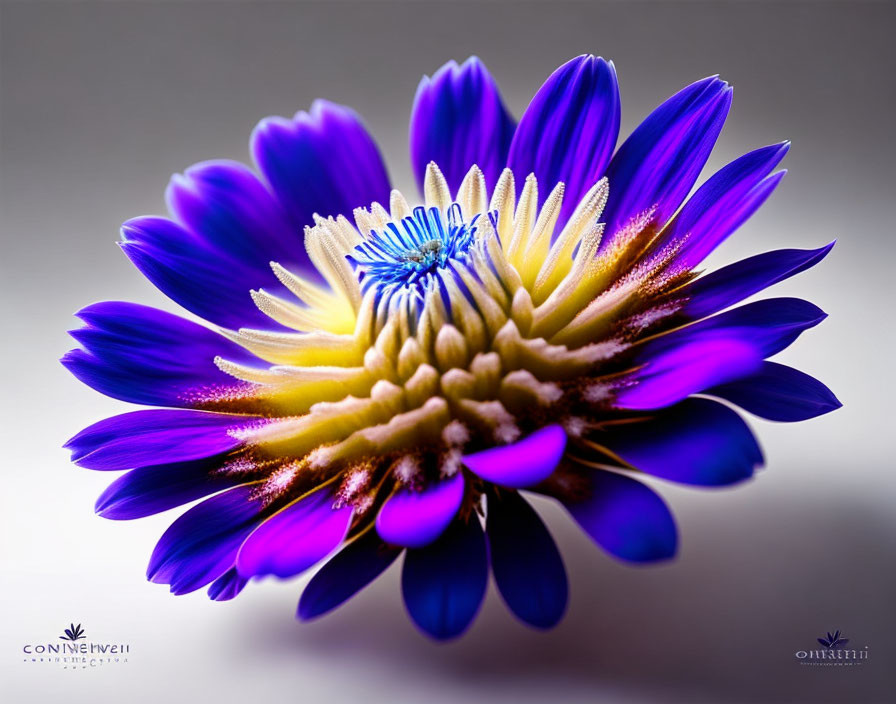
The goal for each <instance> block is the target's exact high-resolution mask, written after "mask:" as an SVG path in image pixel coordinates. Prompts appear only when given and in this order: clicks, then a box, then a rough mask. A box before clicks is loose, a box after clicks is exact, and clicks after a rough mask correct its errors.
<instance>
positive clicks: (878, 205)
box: [0, 2, 896, 704]
mask: <svg viewBox="0 0 896 704" xmlns="http://www.w3.org/2000/svg"><path fill="white" fill-rule="evenodd" d="M0 20H2V37H0V39H2V44H0V47H2V48H0V52H2V53H0V66H2V68H0V70H2V94H0V101H2V105H0V108H2V112H0V129H2V131H0V147H2V158H0V165H2V226H3V255H2V269H3V271H2V287H3V288H2V296H0V305H2V325H3V340H2V344H0V355H2V363H0V369H2V373H3V382H2V389H3V403H2V413H3V420H2V423H0V430H2V433H3V439H2V468H0V471H2V473H3V475H2V476H3V483H2V489H0V502H2V512H0V521H2V524H0V534H2V550H3V559H2V565H3V566H2V570H3V576H2V585H0V589H2V591H0V594H2V596H0V601H2V604H3V612H4V613H3V615H2V620H0V624H2V625H0V641H2V647H0V674H2V691H3V692H4V695H5V697H4V698H5V700H6V701H7V702H16V703H18V702H30V701H35V702H43V701H47V702H50V701H65V702H106V701H128V702H135V703H139V702H150V701H164V702H182V701H214V702H242V701H246V700H248V701H251V702H253V703H254V702H271V701H277V700H280V699H283V700H285V701H290V702H328V703H329V702H333V703H335V702H365V703H369V704H373V703H374V702H393V703H397V702H413V703H418V702H427V704H428V703H430V702H432V703H441V702H459V701H466V702H485V701H488V702H495V703H498V702H514V703H517V702H548V701H552V702H553V701H557V702H598V701H600V702H648V701H657V702H679V701H680V702H716V703H719V702H824V701H831V702H883V701H885V700H887V699H888V698H889V697H892V696H893V695H894V692H896V675H894V669H893V667H892V664H893V660H894V656H896V647H894V640H896V628H894V626H896V606H894V595H896V578H894V569H893V568H894V556H896V532H894V528H896V511H894V500H896V481H894V466H893V462H892V458H891V454H892V449H891V448H892V446H893V439H894V435H896V431H894V429H893V413H892V404H891V398H890V396H891V394H892V392H893V380H894V374H893V357H892V350H893V342H894V339H893V338H894V334H893V332H894V331H893V325H892V322H893V305H894V301H896V297H894V293H896V291H894V281H896V275H894V269H893V266H894V255H896V246H894V242H896V239H894V234H893V231H892V230H893V221H894V218H893V212H894V193H896V189H894V185H896V184H894V176H893V170H894V166H893V165H894V163H896V153H894V139H893V125H894V123H893V115H894V110H896V92H894V91H896V82H894V80H893V75H894V69H896V50H894V44H893V41H892V31H893V27H894V23H896V11H894V5H892V4H885V3H879V4H877V3H867V4H866V3H860V2H842V3H839V4H836V3H830V4H825V3H816V2H811V3H809V2H807V3H784V2H776V3H768V4H764V3H728V2H725V3H712V4H709V3H707V4H703V3H696V2H690V3H679V4H676V3H671V2H664V3H657V4H653V3H644V2H636V3H606V4H604V3H588V4H586V3H575V4H563V3H560V2H554V3H547V2H544V3H538V4H522V3H510V2H480V3H475V4H473V3H469V4H464V3H435V2H414V3H391V4H390V3H376V2H363V3H349V2H331V3H327V4H323V3H321V4H298V3H294V4H274V3H249V2H243V3H212V2H184V3H131V2H117V3H116V2H108V3H105V2H102V3H101V2H71V3H60V4H51V3H45V2H30V3H25V2H23V3H12V2H4V3H3V4H2V16H0ZM585 52H593V53H597V54H602V55H603V56H605V57H607V58H612V59H613V60H614V61H615V63H616V66H617V70H618V73H619V80H620V85H621V92H622V99H623V127H622V134H623V136H624V135H625V134H627V133H628V132H629V131H630V130H631V129H632V128H633V127H634V125H636V124H637V122H638V121H639V120H640V119H641V118H643V117H644V116H645V115H646V114H647V113H648V112H649V111H650V110H651V109H652V108H653V107H654V106H655V105H657V104H658V103H659V102H660V101H662V100H663V99H665V98H666V97H667V96H669V95H670V94H672V93H673V92H674V91H676V90H678V89H679V88H680V87H682V86H683V85H685V84H686V83H689V82H691V81H693V80H695V79H698V78H701V77H703V76H705V75H707V74H711V73H716V72H718V73H721V74H722V76H723V77H724V78H726V79H727V80H728V81H730V82H731V83H732V84H733V85H734V86H735V87H736V90H735V101H734V108H733V110H732V113H731V117H730V119H729V121H728V124H727V127H726V129H725V131H724V132H723V133H722V138H721V140H720V142H719V146H718V147H717V149H716V151H715V153H714V155H713V158H712V159H711V161H710V164H709V167H710V168H711V169H715V168H718V167H719V166H721V165H722V164H724V163H726V162H727V161H729V160H730V159H732V158H734V157H735V156H737V155H739V154H741V153H743V152H745V151H747V150H749V149H752V148H754V147H757V146H761V145H764V144H768V143H771V142H775V141H778V140H781V139H784V138H789V139H792V140H793V149H792V151H791V154H790V156H788V158H787V161H786V166H787V167H788V168H789V169H790V174H789V175H788V177H787V178H786V179H785V181H784V183H783V185H782V187H781V188H780V189H779V190H778V192H777V193H776V194H775V195H774V196H773V198H772V199H771V201H770V202H769V203H768V204H767V205H766V206H765V207H764V208H763V209H762V211H761V212H760V213H759V214H758V215H757V216H756V217H754V218H753V220H752V221H751V222H750V223H749V224H748V225H747V226H745V227H744V228H743V229H742V230H741V231H739V232H738V233H737V234H736V235H735V236H734V237H733V238H732V239H731V240H730V241H729V242H728V243H726V244H725V245H724V246H723V247H722V248H721V249H720V250H719V251H718V252H717V254H716V255H714V258H713V261H712V262H711V263H712V264H713V265H718V264H719V263H722V262H726V261H730V260H733V259H735V258H739V257H743V256H747V255H750V254H753V253H756V252H759V251H762V250H767V249H774V248H779V247H784V246H795V247H817V246H820V245H822V244H824V243H826V242H829V241H830V240H832V239H834V238H838V239H839V244H838V246H837V247H836V248H835V249H834V251H833V253H832V254H831V255H830V256H829V257H828V259H827V260H826V261H825V262H824V263H823V264H821V265H820V266H818V267H817V268H816V269H813V270H812V271H810V272H809V273H807V274H805V275H802V276H800V277H797V278H796V279H794V280H792V281H789V282H787V283H785V284H783V285H780V286H778V287H777V289H776V290H775V291H774V293H773V294H772V295H802V296H805V297H807V298H810V299H812V300H813V301H815V302H816V303H817V304H819V305H820V306H821V307H822V308H824V309H825V310H826V311H827V312H828V313H830V319H829V320H828V321H827V322H825V323H824V324H823V325H822V326H821V327H819V328H816V329H814V330H812V331H810V332H808V333H807V334H806V335H805V336H804V337H803V338H802V339H801V340H800V341H799V343H798V344H797V345H795V346H794V348H792V349H791V350H788V351H787V352H786V353H785V354H783V355H782V358H783V361H785V362H790V363H793V364H794V365H796V366H798V367H799V368H801V369H804V370H806V371H808V372H810V373H812V374H815V375H816V376H818V377H819V378H821V379H823V380H824V381H825V382H827V383H828V384H830V386H831V387H832V388H833V389H834V391H835V392H836V393H837V394H838V395H839V396H840V398H841V399H842V401H843V402H844V404H845V408H843V409H842V410H840V411H838V412H836V413H833V414H831V415H829V416H826V417H823V418H820V419H818V420H814V421H810V422H807V423H804V424H798V425H793V426H785V425H775V424H772V423H766V422H761V421H753V425H754V427H756V429H757V430H758V432H759V435H760V438H761V439H762V441H763V445H764V449H765V451H766V454H767V458H768V466H767V469H766V470H764V471H763V472H761V473H760V474H759V475H758V477H757V478H756V479H755V480H754V481H752V482H750V483H748V484H746V485H743V486H740V487H738V488H734V489H730V490H721V491H718V490H717V491H702V490H693V489H685V488H680V487H676V486H671V485H668V486H667V485H662V486H660V487H659V488H660V489H661V491H662V493H663V495H664V496H665V497H666V498H667V500H668V501H669V503H670V505H671V506H672V508H673V510H674V512H675V513H676V516H677V518H678V520H679V523H680V530H681V534H682V549H681V554H680V557H679V558H678V560H677V561H676V562H674V563H673V564H670V565H667V566H662V567H655V568H651V567H647V568H640V569H638V568H632V567H628V566H623V565H620V564H617V563H615V562H613V561H612V560H611V559H610V558H608V557H607V556H605V555H604V554H603V553H602V552H601V551H600V550H599V549H597V548H596V547H595V546H593V545H592V544H591V543H590V542H589V541H588V539H586V538H585V537H584V535H583V534H580V533H579V532H578V530H577V529H575V528H574V527H573V526H572V525H571V523H570V522H569V521H568V519H567V518H566V517H565V516H564V515H562V514H561V512H560V511H558V510H557V509H556V508H554V507H553V506H551V505H547V504H544V502H542V505H543V507H544V508H545V514H546V518H547V520H548V522H549V524H550V525H551V527H552V528H553V530H554V532H555V535H556V537H557V540H558V542H559V543H560V546H561V549H562V550H563V552H564V555H565V556H566V558H567V565H568V569H569V572H570V577H571V585H572V594H571V606H570V609H569V613H568V615H567V618H566V620H565V621H564V622H563V624H562V625H561V626H560V627H559V628H557V629H556V630H555V631H553V632H550V633H547V634H543V633H539V632H535V631H532V630H529V629H527V628H526V627H524V626H522V625H520V624H518V623H516V622H515V621H514V620H513V618H512V617H511V616H510V615H509V613H508V612H507V611H506V610H505V609H504V607H503V605H502V604H500V600H499V597H498V596H497V595H496V593H495V591H494V588H492V589H491V591H490V594H489V597H488V600H487V602H486V605H485V608H484V610H483V613H482V615H481V617H480V618H479V620H478V621H477V622H476V623H475V625H474V627H473V628H472V630H471V631H470V632H469V633H468V634H467V635H466V637H464V638H462V639H461V640H460V641H457V642H454V643H451V644H448V645H437V644H434V643H432V642H430V641H428V640H426V639H424V638H423V637H422V636H420V635H419V634H418V633H417V632H416V630H415V629H414V627H413V626H412V625H411V623H410V622H409V621H408V619H407V618H406V616H405V614H404V610H403V607H402V604H401V600H400V594H399V588H398V576H399V573H398V569H397V567H395V566H393V568H392V569H391V570H390V571H389V572H388V573H387V574H386V575H385V577H384V578H382V579H381V580H380V581H379V582H377V583H376V584H374V585H373V586H372V587H371V588H369V589H368V590H367V591H366V592H364V593H362V594H361V595H360V596H359V597H358V598H356V599H354V600H353V601H352V602H351V603H350V604H349V605H348V606H346V607H345V608H343V609H342V610H340V611H338V612H336V613H335V614H333V615H331V616H330V617H329V618H325V619H324V620H322V621H319V622H316V623H314V624H311V625H299V624H298V623H296V622H295V621H294V620H293V610H294V607H295V602H296V599H297V597H298V594H299V592H300V586H301V583H302V582H303V581H304V580H297V581H293V582H286V583H280V582H275V581H268V582H265V583H263V584H260V585H255V587H254V588H251V589H247V590H246V592H245V593H244V594H243V595H242V596H240V598H238V599H237V600H236V601H235V602H231V603H229V604H216V603H211V602H209V601H208V600H207V599H206V597H205V595H204V593H203V592H198V593H196V594H193V595H191V596H187V597H180V598H175V597H172V596H170V595H169V594H168V593H167V591H166V589H165V588H164V587H162V586H157V585H150V584H149V583H147V582H146V581H145V580H144V576H143V573H144V569H145V565H146V560H147V558H148V556H149V553H150V551H151V549H152V546H153V545H154V542H155V540H156V538H157V536H158V535H159V534H161V532H162V531H163V529H164V528H165V527H166V526H167V524H168V523H169V522H170V520H171V519H172V518H173V515H161V516H156V517H154V518H150V519H145V520H141V521H139V522H134V523H119V524H113V523H111V522H108V521H104V520H103V519H100V518H97V517H95V516H94V515H93V513H92V505H93V501H94V499H95V498H96V496H97V495H98V494H99V493H100V492H101V490H102V489H103V488H104V487H105V485H106V483H107V482H108V481H109V480H110V476H109V475H106V476H103V475H102V473H92V472H90V471H88V470H83V469H78V468H76V467H73V466H70V465H69V463H68V459H67V453H66V452H65V451H63V450H62V449H60V445H61V444H62V443H63V442H64V441H65V440H66V439H67V438H68V437H69V436H71V435H72V434H73V433H75V432H76V431H77V430H79V429H80V428H82V427H83V426H85V425H86V424H88V423H91V422H94V421H96V420H99V419H100V418H103V417H105V416H108V415H111V414H113V413H116V412H121V411H123V410H125V408H126V407H125V405H124V404H122V403H119V402H116V401H113V400H110V399H107V398H104V397H102V396H100V395H99V394H97V393H95V392H93V391H91V390H90V389H88V388H87V387H85V386H82V385H80V384H79V383H78V382H76V381H75V380H74V379H73V378H72V377H70V376H69V375H68V373H67V372H65V370H64V369H63V368H62V367H61V366H60V365H59V364H58V363H57V359H58V357H59V356H60V355H62V353H63V352H65V350H66V349H68V347H69V346H70V345H71V341H70V340H69V339H68V338H67V336H66V334H65V331H66V329H68V328H69V327H72V326H74V324H75V321H74V319H73V318H72V317H71V314H72V313H73V312H74V311H75V310H77V309H78V308H80V307H81V306H83V305H86V304H88V303H91V302H94V301H98V300H103V299H124V300H132V301H139V302H144V303H150V304H153V305H157V306H161V307H164V308H168V309H172V306H171V305H170V304H169V303H168V302H167V301H166V300H165V299H164V298H163V297H162V295H161V294H160V293H158V292H157V291H156V290H155V289H154V288H153V287H152V286H151V285H150V284H149V283H148V282H146V281H145V280H143V279H142V278H141V276H140V275H139V274H138V273H137V271H136V270H135V269H134V268H133V267H132V266H131V265H130V264H129V263H128V262H127V260H126V259H125V257H124V256H123V255H122V254H121V253H120V252H119V250H118V248H117V247H116V246H115V241H116V239H117V236H118V233H117V230H118V226H119V224H120V223H121V222H122V221H123V220H125V219H126V218H128V217H130V216H133V215H138V214H145V213H160V212H162V211H163V208H164V205H163V200H162V193H163V189H164V187H165V184H166V182H167V179H168V177H169V175H170V174H171V173H172V172H174V171H178V170H182V169H184V168H185V167H187V166H189V165H190V164H191V163H193V162H195V161H199V160H202V159H206V158H211V157H230V158H235V159H240V160H246V159H247V158H248V153H247V151H248V150H247V140H248V136H249V132H250V130H251V129H252V127H253V125H254V124H255V122H256V121H257V120H258V119H259V118H261V117H264V116H266V115H269V114H283V115H291V114H292V113H293V112H295V111H296V110H297V109H300V108H306V107H308V106H309V104H310V103H311V101H312V100H313V99H314V98H315V97H318V96H321V97H327V98H330V99H332V100H335V101H338V102H343V103H348V104H350V105H353V106H354V107H355V108H356V109H358V110H359V111H360V112H361V113H362V114H363V115H364V117H365V118H366V120H367V123H368V125H369V127H370V128H371V130H372V131H373V133H374V134H375V135H376V136H377V138H378V139H379V142H380V145H381V146H382V149H383V151H384V153H385V155H386V158H387V161H388V164H389V168H390V171H391V175H392V178H393V181H394V182H395V183H396V184H398V185H399V186H401V187H404V188H407V189H409V190H412V178H411V174H410V169H409V164H408V158H407V121H408V115H409V109H410V104H411V100H412V98H413V95H414V90H415V88H416V85H417V82H418V80H419V79H420V76H421V74H422V73H424V72H429V73H431V72H432V71H434V70H435V69H436V68H438V67H439V66H440V65H441V64H442V63H443V62H445V61H446V60H448V59H450V58H455V59H458V60H462V59H464V58H465V57H467V56H468V55H469V54H471V53H476V54H478V55H479V56H480V57H482V59H483V60H484V61H485V62H486V63H487V65H488V66H489V68H490V69H491V71H492V72H493V73H494V75H495V76H496V77H497V78H498V80H499V81H500V84H501V87H502V89H503V92H504V96H505V98H506V101H507V103H508V105H509V106H510V107H511V108H512V110H513V111H514V112H515V114H516V115H519V114H521V112H522V111H523V109H524V108H525V106H526V104H527V101H528V99H529V98H530V96H531V95H532V93H533V92H534V91H535V90H536V89H537V88H538V87H539V85H540V84H541V82H542V81H543V80H544V79H545V77H546V76H547V75H548V74H549V73H550V72H551V71H552V70H553V69H554V68H555V67H556V66H557V65H558V64H560V63H561V62H563V61H565V60H566V59H568V58H570V57H572V56H574V55H576V54H580V53H585ZM708 172H709V171H707V174H708ZM657 484H659V483H658V482H654V485H657ZM172 514H176V512H172ZM72 621H74V622H75V623H82V624H83V626H84V628H85V630H86V632H87V634H88V636H90V637H92V638H96V639H109V640H114V641H126V642H129V643H130V644H131V657H130V662H129V663H127V664H126V665H121V666H117V667H115V666H111V667H106V668H105V669H97V670H89V671H82V672H67V671H63V670H61V669H59V668H57V667H56V666H47V665H43V666H41V665H39V664H32V663H25V662H23V656H22V651H21V648H22V645H23V644H24V643H26V642H30V641H44V642H45V641H46V640H51V641H52V640H55V639H56V637H57V636H58V634H59V633H60V632H61V629H62V628H63V627H64V626H66V625H68V624H69V623H70V622H72ZM834 629H841V630H842V631H843V633H844V635H845V636H847V637H849V638H850V639H851V644H852V645H854V646H859V647H862V646H865V645H867V646H868V647H869V650H870V653H871V660H870V662H869V663H868V664H867V665H866V666H863V667H861V668H810V667H800V666H799V665H798V664H797V663H796V661H795V659H794V652H795V651H797V650H801V649H806V648H809V647H811V646H812V645H813V644H814V643H815V638H816V637H817V636H819V635H822V634H823V633H824V632H825V631H827V630H834ZM10 695H11V696H10Z"/></svg>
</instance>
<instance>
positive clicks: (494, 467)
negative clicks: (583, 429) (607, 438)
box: [463, 425, 566, 489]
mask: <svg viewBox="0 0 896 704" xmlns="http://www.w3.org/2000/svg"><path fill="white" fill-rule="evenodd" d="M565 449H566V431H564V430H563V428H562V426H559V425H548V426H546V427H544V428H541V429H540V430H537V431H535V432H534V433H532V434H531V435H528V436H527V437H525V438H523V439H522V440H520V441H519V442H515V443H513V444H511V445H502V446H501V447H492V448H490V449H488V450H483V451H482V452H475V453H473V454H472V455H464V458H463V461H464V464H465V465H466V466H467V467H468V468H469V469H470V471H472V472H474V473H475V474H477V475H479V476H480V477H482V478H483V479H485V480H486V481H490V482H493V483H495V484H500V485H502V486H506V487H510V488H511V489H523V488H525V487H527V486H532V485H533V484H538V482H540V481H543V480H545V479H547V478H548V477H549V476H551V473H552V472H553V471H554V469H556V467H557V465H558V464H559V462H560V459H561V458H562V457H563V451H564V450H565Z"/></svg>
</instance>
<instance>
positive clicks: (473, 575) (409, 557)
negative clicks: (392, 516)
mask: <svg viewBox="0 0 896 704" xmlns="http://www.w3.org/2000/svg"><path fill="white" fill-rule="evenodd" d="M487 584H488V555H487V550H486V544H485V536H484V535H483V534H482V528H481V526H480V525H479V519H478V518H477V517H476V516H475V515H473V516H472V517H471V518H470V519H469V520H468V521H466V522H464V521H460V520H457V521H454V522H453V523H452V524H451V525H450V526H449V527H448V530H446V531H445V532H444V533H443V534H442V536H441V537H440V538H439V539H438V540H436V542H434V543H432V544H431V545H427V546H426V547H425V548H419V549H411V550H408V551H407V553H406V555H405V558H404V567H403V569H402V573H401V592H402V595H403V596H404V603H405V606H406V607H407V610H408V613H409V614H410V616H411V618H412V619H413V620H414V623H416V624H417V626H418V627H419V628H420V629H421V630H422V631H424V632H425V633H428V634H429V635H431V636H433V637H434V638H437V639H439V640H447V639H449V638H455V637H457V636H459V635H460V634H461V633H463V632H464V631H465V630H466V629H467V627H468V626H469V625H470V624H471V623H472V622H473V619H474V618H475V617H476V612H478V611H479V606H480V604H482V599H483V597H484V596H485V588H486V585H487Z"/></svg>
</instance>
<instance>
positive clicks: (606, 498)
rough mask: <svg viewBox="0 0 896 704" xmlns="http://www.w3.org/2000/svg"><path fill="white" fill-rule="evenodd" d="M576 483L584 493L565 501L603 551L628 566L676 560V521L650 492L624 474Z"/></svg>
mask: <svg viewBox="0 0 896 704" xmlns="http://www.w3.org/2000/svg"><path fill="white" fill-rule="evenodd" d="M577 484H579V485H580V486H581V489H580V494H579V495H578V496H577V497H576V498H574V499H570V498H562V499H561V501H562V502H563V504H564V505H565V506H566V509H567V510H568V511H569V512H570V514H571V515H572V517H573V518H574V519H575V520H576V522H577V523H578V524H579V525H580V526H581V527H582V529H583V530H584V531H585V532H586V533H587V534H588V535H589V536H590V537H591V539H592V540H594V541H595V542H596V543H597V544H598V545H600V546H601V547H602V548H603V549H604V550H606V551H607V552H609V553H610V554H611V555H613V556H615V557H618V558H620V559H622V560H628V561H630V562H654V561H657V560H668V559H669V558H671V557H674V556H675V551H676V549H677V546H678V532H677V530H676V528H675V520H674V519H673V518H672V514H671V513H670V512H669V509H668V508H667V507H666V504H665V503H664V502H663V500H662V499H661V498H660V497H659V496H657V495H656V494H655V493H654V492H653V490H652V489H649V488H648V487H646V486H644V485H643V484H642V483H641V482H638V481H635V480H634V479H630V478H629V477H626V476H623V475H622V474H616V473H614V472H605V471H602V470H589V471H587V472H585V471H583V472H582V473H581V475H580V477H579V482H577Z"/></svg>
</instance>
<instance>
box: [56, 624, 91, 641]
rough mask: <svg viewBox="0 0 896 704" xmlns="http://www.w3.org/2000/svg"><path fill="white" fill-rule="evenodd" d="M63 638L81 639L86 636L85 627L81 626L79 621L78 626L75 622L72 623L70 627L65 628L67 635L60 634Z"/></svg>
mask: <svg viewBox="0 0 896 704" xmlns="http://www.w3.org/2000/svg"><path fill="white" fill-rule="evenodd" d="M59 637H60V638H61V639H62V640H81V639H82V638H86V637H87V636H85V635H84V629H83V628H81V624H80V623H79V624H78V625H77V626H76V625H75V624H71V626H70V627H69V628H66V629H65V635H64V636H59Z"/></svg>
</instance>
